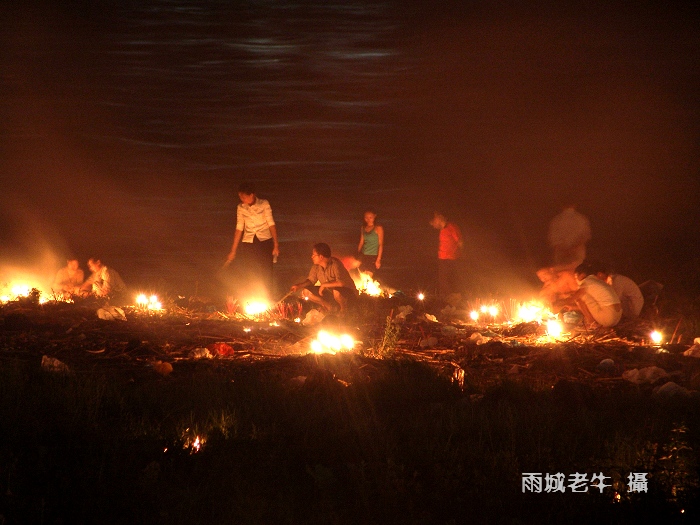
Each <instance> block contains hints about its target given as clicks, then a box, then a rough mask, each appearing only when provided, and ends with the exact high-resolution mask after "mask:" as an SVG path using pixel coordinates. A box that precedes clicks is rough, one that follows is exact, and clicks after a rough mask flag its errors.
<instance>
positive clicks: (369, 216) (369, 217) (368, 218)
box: [363, 209, 377, 226]
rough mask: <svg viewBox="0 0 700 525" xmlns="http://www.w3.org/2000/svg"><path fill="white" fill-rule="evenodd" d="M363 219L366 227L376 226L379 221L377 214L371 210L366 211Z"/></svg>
mask: <svg viewBox="0 0 700 525" xmlns="http://www.w3.org/2000/svg"><path fill="white" fill-rule="evenodd" d="M363 217H364V224H365V226H374V222H375V221H376V220H377V214H376V213H375V211H374V210H371V209H368V210H365V214H364V216H363Z"/></svg>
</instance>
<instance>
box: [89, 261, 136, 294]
mask: <svg viewBox="0 0 700 525" xmlns="http://www.w3.org/2000/svg"><path fill="white" fill-rule="evenodd" d="M88 268H90V271H91V272H92V275H90V277H88V279H87V280H86V281H85V282H84V283H83V284H82V286H81V287H80V290H81V292H82V293H83V294H84V295H89V294H92V295H94V296H95V297H99V298H104V299H109V300H110V301H111V302H120V300H121V299H122V298H123V297H122V296H123V294H124V293H125V292H126V285H125V284H124V281H123V280H122V278H121V276H120V275H119V274H118V273H117V272H116V270H113V269H112V268H108V267H107V266H105V265H104V264H102V261H100V260H99V259H94V258H93V259H90V260H88Z"/></svg>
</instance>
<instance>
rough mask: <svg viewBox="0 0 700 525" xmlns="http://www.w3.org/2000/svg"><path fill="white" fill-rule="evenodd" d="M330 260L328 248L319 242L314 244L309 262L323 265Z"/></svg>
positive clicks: (329, 248) (329, 249)
mask: <svg viewBox="0 0 700 525" xmlns="http://www.w3.org/2000/svg"><path fill="white" fill-rule="evenodd" d="M330 258H331V247H330V246H328V245H327V244H326V243H325V242H319V243H318V244H314V249H313V250H312V252H311V260H312V261H313V262H314V264H322V263H325V262H326V261H327V260H328V259H330Z"/></svg>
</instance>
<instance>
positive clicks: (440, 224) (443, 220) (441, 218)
mask: <svg viewBox="0 0 700 525" xmlns="http://www.w3.org/2000/svg"><path fill="white" fill-rule="evenodd" d="M446 224H447V217H446V216H445V214H444V213H442V212H439V211H436V212H433V218H432V219H431V220H430V225H431V226H432V227H433V228H435V229H436V230H442V229H443V228H444V227H445V225H446Z"/></svg>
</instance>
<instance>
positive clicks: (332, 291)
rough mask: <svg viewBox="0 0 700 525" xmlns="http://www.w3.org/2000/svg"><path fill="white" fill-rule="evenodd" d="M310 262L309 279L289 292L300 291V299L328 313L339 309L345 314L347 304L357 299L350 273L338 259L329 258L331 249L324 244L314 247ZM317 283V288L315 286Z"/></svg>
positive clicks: (294, 286)
mask: <svg viewBox="0 0 700 525" xmlns="http://www.w3.org/2000/svg"><path fill="white" fill-rule="evenodd" d="M311 260H312V261H313V263H314V264H313V266H312V267H311V270H309V277H308V278H307V279H306V280H304V281H302V282H300V283H297V284H295V285H293V286H292V287H291V288H290V291H292V292H296V291H297V290H302V292H301V295H302V297H304V298H306V299H308V300H309V301H312V302H314V303H316V304H320V305H321V306H323V307H324V308H325V309H327V310H329V311H331V310H334V309H336V308H339V309H340V312H341V313H345V312H346V311H347V308H348V305H349V303H350V302H351V301H353V300H354V299H355V298H356V297H357V288H356V287H355V282H354V281H353V280H352V277H350V273H348V271H347V270H346V269H345V266H343V263H342V262H341V261H340V260H339V259H337V258H335V257H331V248H330V246H328V245H327V244H326V243H323V242H321V243H318V244H315V245H314V247H313V251H312V252H311ZM317 282H318V283H319V286H315V285H316V283H317Z"/></svg>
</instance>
